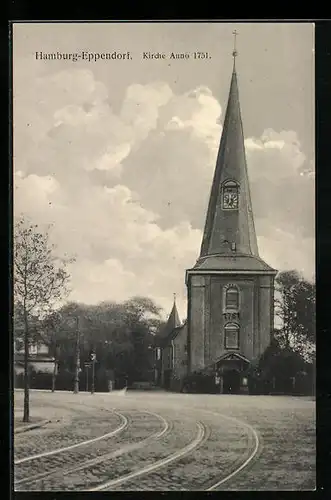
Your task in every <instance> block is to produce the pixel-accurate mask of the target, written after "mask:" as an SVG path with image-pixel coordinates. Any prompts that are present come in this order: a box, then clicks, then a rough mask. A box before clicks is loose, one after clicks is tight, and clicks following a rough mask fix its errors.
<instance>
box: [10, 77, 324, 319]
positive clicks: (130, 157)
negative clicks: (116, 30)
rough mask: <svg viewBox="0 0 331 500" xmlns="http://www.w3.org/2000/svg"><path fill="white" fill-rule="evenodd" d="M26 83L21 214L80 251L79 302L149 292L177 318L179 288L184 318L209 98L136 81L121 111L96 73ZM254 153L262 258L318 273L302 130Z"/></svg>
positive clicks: (267, 136) (20, 127)
mask: <svg viewBox="0 0 331 500" xmlns="http://www.w3.org/2000/svg"><path fill="white" fill-rule="evenodd" d="M22 78H23V75H22ZM28 83H29V84H28ZM22 85H23V83H22ZM25 88H26V90H25V91H24V92H23V91H21V92H18V93H17V96H16V103H15V107H14V113H15V114H14V118H15V119H14V122H15V124H16V126H15V141H14V143H15V144H14V145H15V150H14V155H15V158H14V167H15V198H14V201H15V206H14V208H15V213H17V214H19V213H21V212H22V211H23V212H25V213H27V214H28V215H29V216H30V217H32V218H33V220H35V221H36V223H39V224H47V223H49V222H53V223H54V228H53V230H52V238H53V240H54V242H56V244H57V245H58V247H59V251H62V252H66V253H69V254H75V255H76V256H77V261H76V263H75V264H74V265H73V267H72V287H73V292H72V296H71V298H72V299H73V300H80V301H86V302H93V303H94V302H98V301H101V300H122V299H124V298H127V297H130V296H133V295H136V294H141V295H147V296H150V297H152V298H154V299H155V300H156V301H158V302H159V303H160V304H161V305H162V306H163V307H165V309H166V312H168V310H169V308H170V307H171V302H172V294H173V293H174V292H176V293H177V296H178V306H179V309H180V314H181V316H182V317H183V318H184V317H186V310H185V309H186V307H185V301H186V291H185V284H184V278H185V269H187V268H189V267H191V266H192V265H194V263H195V261H196V259H197V257H198V253H199V250H200V244H201V238H202V230H203V225H204V219H205V213H206V208H207V202H208V196H209V191H210V187H211V181H212V176H213V171H214V166H215V160H216V154H217V148H218V144H219V140H220V134H221V125H220V117H221V115H222V109H221V106H220V105H219V103H218V101H217V100H216V99H215V98H214V97H213V95H212V93H211V91H210V90H209V89H208V88H205V87H198V88H196V89H192V90H191V91H190V92H187V93H184V94H182V95H175V94H174V93H173V92H172V90H171V88H170V87H169V85H168V84H166V83H162V82H152V83H150V84H148V85H140V84H139V85H138V84H134V85H131V86H129V87H128V88H127V89H126V92H125V96H124V100H123V103H122V106H121V108H120V109H119V110H118V112H116V113H115V112H114V111H113V109H112V108H111V106H110V104H109V91H108V90H107V88H106V86H105V85H104V84H103V83H101V82H98V81H97V80H96V79H95V77H94V75H93V73H92V72H91V71H90V70H88V71H87V70H77V69H68V70H65V71H61V72H59V73H54V74H52V75H46V76H38V78H36V79H35V80H31V81H30V82H25ZM27 124H29V126H27ZM246 149H247V162H248V169H249V176H250V181H251V191H252V198H253V208H254V214H255V222H256V228H257V234H258V239H259V247H260V253H261V256H263V257H264V258H265V259H266V261H267V262H268V263H269V264H270V265H272V266H275V267H276V268H277V269H283V268H284V269H289V268H300V270H302V271H303V272H304V273H305V275H306V276H311V274H312V272H313V268H314V248H313V247H314V245H313V238H314V209H313V207H314V200H313V192H314V176H313V168H312V165H307V161H306V158H305V155H304V153H303V151H302V148H301V145H300V141H299V139H298V137H297V135H296V133H295V132H294V131H280V132H276V131H274V130H272V129H266V130H265V132H264V133H263V134H262V135H261V137H258V138H255V137H249V138H247V139H246Z"/></svg>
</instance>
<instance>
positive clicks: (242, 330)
mask: <svg viewBox="0 0 331 500" xmlns="http://www.w3.org/2000/svg"><path fill="white" fill-rule="evenodd" d="M235 56H236V53H234V65H233V72H232V78H231V84H230V92H229V98H228V104H227V109H226V114H225V119H224V124H223V132H222V137H221V141H220V146H219V151H218V155H217V160H216V166H215V172H214V178H213V182H212V187H211V192H210V199H209V205H208V210H207V216H206V222H205V228H204V233H203V239H202V244H201V250H200V255H199V258H198V260H197V262H196V264H195V265H194V266H193V267H192V268H191V269H188V270H187V271H186V286H187V300H188V311H187V321H186V323H185V324H184V325H180V324H176V325H173V326H174V328H171V326H172V325H171V324H168V331H167V333H166V335H165V336H164V337H163V343H162V345H163V347H162V357H163V358H164V357H165V354H166V352H167V351H168V352H171V353H172V354H171V356H170V358H169V356H168V358H169V359H170V360H171V361H170V362H169V367H168V374H167V377H168V378H169V377H170V380H171V379H172V378H173V379H174V378H178V376H177V373H176V367H177V372H178V366H179V365H181V362H182V365H181V366H183V367H184V366H185V373H186V374H191V373H196V372H208V373H211V374H213V376H215V379H216V383H217V384H218V387H219V392H221V393H223V392H235V393H240V392H246V391H247V372H248V370H249V368H250V366H251V365H252V364H253V365H254V363H256V362H257V360H258V358H259V357H260V355H261V354H262V353H263V352H264V350H265V349H266V348H267V347H268V345H269V343H270V337H271V332H272V330H273V322H274V311H273V303H274V278H275V275H276V274H277V271H276V270H275V269H273V268H271V267H270V266H269V265H268V264H266V263H265V262H264V261H263V260H262V259H261V258H260V257H259V252H258V245H257V238H256V233H255V226H254V217H253V210H252V203H251V195H250V186H249V179H248V173H247V165H246V155H245V146H244V134H243V125H242V120H241V111H240V102H239V92H238V82H237V73H236V67H235ZM174 307H176V305H175V304H174ZM173 316H174V311H172V315H170V317H172V318H173ZM177 316H178V313H177ZM170 317H169V320H170ZM168 323H169V322H168ZM176 338H177V339H181V340H180V341H178V340H177V343H179V344H181V345H182V344H185V346H186V348H185V353H183V350H180V351H178V352H179V354H178V356H182V358H183V359H181V360H180V359H176V357H175V348H174V345H175V343H174V342H175V340H176ZM171 370H172V372H171ZM164 373H165V370H163V375H162V377H161V378H162V383H163V385H164ZM171 373H172V375H171ZM179 377H180V378H181V379H182V380H183V379H184V377H183V370H181V371H180V375H179ZM167 385H168V386H169V387H170V388H171V382H169V383H167ZM177 385H179V386H180V383H179V384H177Z"/></svg>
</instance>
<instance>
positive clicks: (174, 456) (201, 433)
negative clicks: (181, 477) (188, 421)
mask: <svg viewBox="0 0 331 500" xmlns="http://www.w3.org/2000/svg"><path fill="white" fill-rule="evenodd" d="M196 425H197V428H198V431H197V434H196V436H195V438H194V439H193V440H192V441H191V442H190V443H189V444H188V445H186V446H184V447H182V448H180V449H179V450H177V451H175V452H174V453H171V454H169V455H168V456H167V457H166V458H163V459H161V460H159V461H157V462H155V463H153V464H150V465H147V466H146V467H143V468H141V469H139V470H137V471H134V472H131V473H129V474H126V475H123V476H120V477H118V478H116V479H111V480H109V481H105V482H102V483H101V484H98V485H96V486H94V487H92V488H89V489H87V490H83V491H88V492H91V491H102V490H106V489H108V488H111V487H112V486H118V485H120V484H123V483H125V482H128V481H130V480H132V479H135V478H137V477H140V476H143V475H147V474H149V473H151V472H154V471H155V470H157V469H159V468H161V467H164V466H166V465H168V464H169V463H171V462H173V461H175V460H178V459H179V458H181V457H183V456H184V455H186V454H188V453H190V452H192V451H193V450H194V449H195V448H197V447H198V446H199V445H200V444H201V443H202V442H203V440H204V439H205V438H206V434H207V427H206V425H205V424H203V423H202V422H200V421H198V422H196Z"/></svg>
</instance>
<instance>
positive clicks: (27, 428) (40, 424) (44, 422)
mask: <svg viewBox="0 0 331 500" xmlns="http://www.w3.org/2000/svg"><path fill="white" fill-rule="evenodd" d="M49 423H50V420H42V421H41V422H38V423H35V424H30V425H27V426H24V427H23V426H21V427H17V428H16V429H14V434H20V433H21V432H27V431H32V430H33V429H39V427H44V426H45V425H47V424H49Z"/></svg>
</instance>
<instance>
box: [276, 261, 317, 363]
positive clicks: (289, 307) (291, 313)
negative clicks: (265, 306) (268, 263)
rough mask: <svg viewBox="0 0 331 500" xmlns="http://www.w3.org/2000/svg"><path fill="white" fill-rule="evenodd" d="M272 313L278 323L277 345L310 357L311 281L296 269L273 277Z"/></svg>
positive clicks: (312, 340)
mask: <svg viewBox="0 0 331 500" xmlns="http://www.w3.org/2000/svg"><path fill="white" fill-rule="evenodd" d="M275 284H276V294H277V298H276V300H275V313H276V315H277V316H278V317H279V318H280V320H281V323H282V326H281V328H280V329H279V331H278V332H277V339H278V341H279V344H280V346H281V347H284V348H286V349H290V348H292V349H294V350H295V351H298V352H299V353H300V354H301V355H302V356H304V357H305V359H306V360H312V358H313V356H314V344H315V284H314V283H310V282H309V281H307V280H305V279H304V278H303V277H302V276H300V274H299V273H298V272H297V271H294V270H292V271H283V272H281V273H279V274H278V275H277V277H276V283H275Z"/></svg>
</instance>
